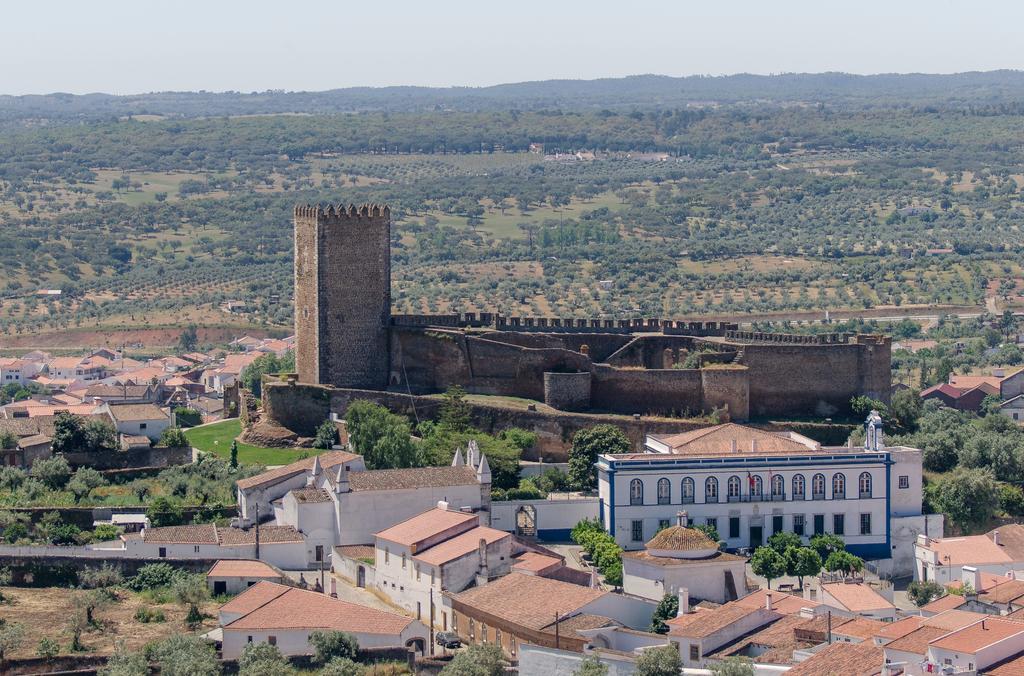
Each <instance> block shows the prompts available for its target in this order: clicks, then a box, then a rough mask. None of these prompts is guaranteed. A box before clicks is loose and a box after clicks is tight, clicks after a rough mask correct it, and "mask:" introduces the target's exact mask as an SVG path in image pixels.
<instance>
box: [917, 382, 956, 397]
mask: <svg viewBox="0 0 1024 676" xmlns="http://www.w3.org/2000/svg"><path fill="white" fill-rule="evenodd" d="M936 392H940V393H942V394H944V395H946V396H947V397H949V398H950V399H959V398H960V396H961V395H962V394H963V393H964V390H960V389H958V388H956V387H953V386H952V385H950V384H949V383H939V384H938V385H932V386H931V387H929V388H927V389H925V390H921V396H922V397H927V396H928V395H931V394H935V393H936Z"/></svg>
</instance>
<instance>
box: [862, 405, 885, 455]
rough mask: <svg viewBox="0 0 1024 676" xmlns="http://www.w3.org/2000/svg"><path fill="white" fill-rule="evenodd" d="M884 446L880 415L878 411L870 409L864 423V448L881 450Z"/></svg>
mask: <svg viewBox="0 0 1024 676" xmlns="http://www.w3.org/2000/svg"><path fill="white" fill-rule="evenodd" d="M884 448H885V442H884V441H883V439H882V416H881V415H879V414H878V411H871V413H870V414H868V419H867V421H865V423H864V450H866V451H881V450H883V449H884Z"/></svg>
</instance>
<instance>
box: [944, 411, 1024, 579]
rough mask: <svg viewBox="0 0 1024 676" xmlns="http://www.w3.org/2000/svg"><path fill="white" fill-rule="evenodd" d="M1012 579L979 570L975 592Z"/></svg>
mask: <svg viewBox="0 0 1024 676" xmlns="http://www.w3.org/2000/svg"><path fill="white" fill-rule="evenodd" d="M1022 396H1024V395H1022ZM1010 579H1012V578H1009V577H1006V576H1005V575H996V574H995V573H990V572H988V571H987V570H979V571H978V581H979V583H980V584H979V587H978V589H976V590H975V591H979V592H980V591H985V590H986V589H991V588H992V587H995V586H996V585H997V584H1002V583H1004V582H1006V581H1007V580H1010ZM962 586H963V581H962V580H954V581H953V582H950V583H949V584H947V585H946V589H960V587H962Z"/></svg>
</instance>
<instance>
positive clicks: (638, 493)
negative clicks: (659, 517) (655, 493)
mask: <svg viewBox="0 0 1024 676" xmlns="http://www.w3.org/2000/svg"><path fill="white" fill-rule="evenodd" d="M629 504H631V505H642V504H644V482H643V481H640V479H633V480H632V481H630V482H629Z"/></svg>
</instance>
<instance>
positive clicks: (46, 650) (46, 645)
mask: <svg viewBox="0 0 1024 676" xmlns="http://www.w3.org/2000/svg"><path fill="white" fill-rule="evenodd" d="M59 654H60V644H59V643H57V642H56V641H54V640H53V639H52V638H50V637H49V636H44V637H42V638H41V639H39V644H38V645H37V646H36V655H38V656H39V657H42V658H43V659H44V660H52V659H53V658H54V657H56V656H57V655H59Z"/></svg>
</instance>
